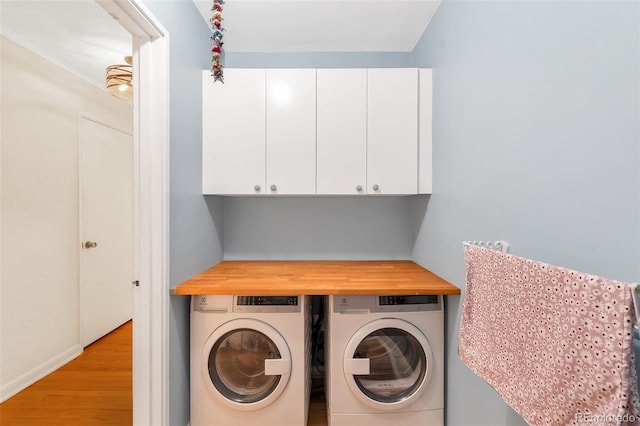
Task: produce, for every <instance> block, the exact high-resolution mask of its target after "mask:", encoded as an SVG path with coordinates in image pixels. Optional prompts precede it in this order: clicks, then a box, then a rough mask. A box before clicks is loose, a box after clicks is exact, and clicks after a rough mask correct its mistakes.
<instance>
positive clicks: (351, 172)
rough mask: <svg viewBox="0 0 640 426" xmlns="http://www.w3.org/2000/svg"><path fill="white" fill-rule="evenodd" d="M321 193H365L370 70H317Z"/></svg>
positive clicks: (318, 186) (318, 163)
mask: <svg viewBox="0 0 640 426" xmlns="http://www.w3.org/2000/svg"><path fill="white" fill-rule="evenodd" d="M317 96H318V130H317V138H318V146H317V167H318V171H317V174H318V183H317V189H318V191H317V193H318V194H365V193H366V186H367V155H366V152H367V70H366V69H319V70H318V94H317Z"/></svg>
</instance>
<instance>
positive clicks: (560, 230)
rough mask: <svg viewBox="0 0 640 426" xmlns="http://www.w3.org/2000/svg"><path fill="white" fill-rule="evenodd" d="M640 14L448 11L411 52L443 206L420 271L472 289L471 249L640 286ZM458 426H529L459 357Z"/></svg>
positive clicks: (427, 229)
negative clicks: (496, 244)
mask: <svg viewBox="0 0 640 426" xmlns="http://www.w3.org/2000/svg"><path fill="white" fill-rule="evenodd" d="M639 18H640V11H639V6H638V2H614V1H607V2H598V1H590V2H559V1H553V2H546V1H531V2H529V1H520V2H510V1H481V2H477V1H450V0H445V1H444V2H443V3H442V5H441V6H440V9H439V10H438V12H437V14H436V15H435V17H434V19H433V21H432V22H431V24H430V25H429V27H428V28H427V30H426V32H425V34H424V35H423V37H422V39H421V41H420V42H419V43H418V45H417V47H416V48H415V50H414V52H413V56H414V64H415V65H416V66H418V67H425V68H433V69H434V72H433V76H434V77H433V78H434V103H433V111H434V113H433V123H434V124H433V143H434V145H433V158H434V168H433V172H434V175H433V176H434V183H433V188H434V192H433V194H432V195H431V196H430V197H428V198H425V197H420V198H416V199H414V200H413V203H414V206H413V212H414V225H415V226H416V243H415V247H414V251H413V257H414V260H415V261H416V262H418V263H420V264H422V265H423V266H425V267H427V268H429V269H431V270H432V271H433V272H435V273H436V274H438V275H440V276H442V277H444V278H445V279H448V280H449V281H451V282H452V283H454V284H456V285H458V286H459V287H461V288H463V287H464V262H463V251H462V245H461V243H462V241H463V240H506V241H508V242H509V243H510V245H511V247H510V251H511V252H512V253H514V254H517V255H521V256H525V257H530V258H534V259H538V260H541V261H545V262H548V263H552V264H556V265H560V266H565V267H569V268H572V269H577V270H581V271H584V272H588V273H593V274H598V275H604V276H607V277H610V278H615V279H620V280H629V281H638V280H639V279H640V274H639V272H640V271H639V265H640V262H639V260H640V250H639V243H640V224H639V218H640V201H639V197H640V182H639V172H638V171H639V170H640V157H639V156H640V153H639V141H640V131H639V127H638V126H639V124H638V123H639V120H638V119H639V117H640V111H639V104H640V98H639V94H640V87H639V76H640V69H639V60H640V58H639V54H640V53H639V52H640V44H639V41H640V32H639V22H640V20H639ZM459 304H460V298H459V297H449V298H448V304H447V309H448V318H447V340H448V341H447V360H448V367H447V381H448V382H447V390H446V401H447V409H446V416H447V424H449V425H500V424H503V425H517V424H523V425H524V424H526V423H525V422H524V421H523V420H522V419H521V418H520V417H519V416H518V415H517V414H516V413H515V412H513V411H512V410H511V409H510V408H509V407H508V406H507V405H506V404H504V403H503V402H502V400H501V399H500V398H499V397H498V396H497V394H496V393H495V392H494V391H493V390H492V389H491V388H490V387H489V386H488V385H486V384H485V383H484V382H482V381H481V380H480V379H478V378H477V377H476V376H475V375H473V373H471V372H470V370H468V369H467V368H466V367H465V366H464V365H463V364H462V363H461V362H460V361H459V358H458V355H457V344H458V343H457V332H458V321H459V315H460V306H459Z"/></svg>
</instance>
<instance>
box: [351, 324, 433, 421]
mask: <svg viewBox="0 0 640 426" xmlns="http://www.w3.org/2000/svg"><path fill="white" fill-rule="evenodd" d="M432 369H433V355H432V352H431V347H430V345H429V341H428V340H427V338H426V337H425V336H424V334H423V333H422V332H421V331H420V330H419V329H418V328H417V327H416V326H414V325H413V324H411V323H409V322H407V321H404V320H401V319H399V318H383V319H378V320H375V321H372V322H370V323H368V324H365V325H364V326H363V327H361V328H360V329H358V331H357V332H356V333H355V334H354V335H353V336H352V337H351V339H350V340H349V343H348V344H347V345H346V347H345V352H344V359H343V371H344V377H345V380H346V382H347V384H348V386H349V388H350V390H351V392H352V393H353V395H354V396H355V397H356V398H358V399H359V400H360V401H362V402H364V403H366V404H368V405H370V406H372V407H375V408H378V409H380V410H395V409H398V408H401V407H405V406H408V405H410V404H412V403H413V402H414V401H416V399H417V398H419V396H420V395H421V394H422V393H423V392H424V391H425V389H426V387H427V384H428V382H429V378H430V374H431V370H432Z"/></svg>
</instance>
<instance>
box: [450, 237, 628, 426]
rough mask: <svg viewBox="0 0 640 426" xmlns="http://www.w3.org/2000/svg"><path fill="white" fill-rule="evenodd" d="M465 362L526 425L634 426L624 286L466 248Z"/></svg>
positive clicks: (462, 335) (461, 339) (462, 332)
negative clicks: (591, 425)
mask: <svg viewBox="0 0 640 426" xmlns="http://www.w3.org/2000/svg"><path fill="white" fill-rule="evenodd" d="M466 263H467V278H466V280H467V282H466V290H465V294H464V299H463V308H462V318H461V321H460V335H459V348H458V350H459V354H460V358H461V359H462V361H463V362H464V363H465V364H467V366H469V368H471V370H473V372H474V373H476V374H477V375H478V376H480V377H481V378H482V379H483V380H485V381H486V382H487V383H489V384H490V385H491V386H492V387H493V388H494V389H495V390H496V391H497V392H498V393H499V394H500V396H501V397H502V398H503V399H504V400H505V402H506V403H507V404H509V405H510V406H511V407H512V408H513V409H514V410H516V411H517V412H518V413H519V414H520V415H521V416H522V417H523V418H524V419H525V420H526V421H527V422H528V423H529V424H531V425H579V424H582V425H584V424H601V425H605V424H606V425H635V424H640V417H639V416H640V406H639V403H638V401H639V398H638V385H637V381H636V371H635V368H634V355H633V320H634V317H633V301H632V295H631V291H630V286H629V284H626V283H622V282H619V281H614V280H609V279H605V278H601V277H596V276H593V275H588V274H583V273H580V272H576V271H571V270H568V269H564V268H560V267H557V266H552V265H547V264H545V263H540V262H536V261H533V260H529V259H525V258H522V257H517V256H513V255H510V254H506V253H501V252H498V251H495V250H489V249H485V248H482V247H477V246H470V247H468V249H467V251H466Z"/></svg>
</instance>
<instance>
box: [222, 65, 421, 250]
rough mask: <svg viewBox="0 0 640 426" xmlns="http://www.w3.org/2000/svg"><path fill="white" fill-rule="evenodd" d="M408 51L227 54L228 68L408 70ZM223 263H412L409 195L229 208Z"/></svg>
mask: <svg viewBox="0 0 640 426" xmlns="http://www.w3.org/2000/svg"><path fill="white" fill-rule="evenodd" d="M412 59H413V58H412V56H411V54H409V53H388V52H387V53H384V52H382V53H227V54H226V57H225V61H226V66H227V67H229V68H380V67H389V68H394V67H410V66H412V64H411V61H412ZM224 204H225V205H224V217H225V224H224V256H225V259H410V258H411V249H412V246H413V239H414V237H413V228H412V227H411V214H412V210H411V198H410V197H380V198H366V199H365V198H362V197H283V198H269V197H249V198H235V197H233V198H227V199H225V202H224Z"/></svg>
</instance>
